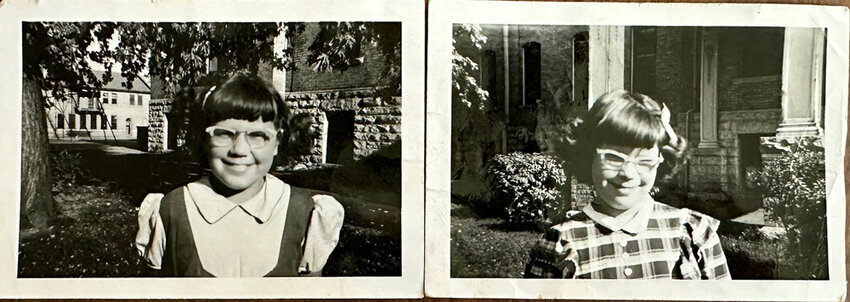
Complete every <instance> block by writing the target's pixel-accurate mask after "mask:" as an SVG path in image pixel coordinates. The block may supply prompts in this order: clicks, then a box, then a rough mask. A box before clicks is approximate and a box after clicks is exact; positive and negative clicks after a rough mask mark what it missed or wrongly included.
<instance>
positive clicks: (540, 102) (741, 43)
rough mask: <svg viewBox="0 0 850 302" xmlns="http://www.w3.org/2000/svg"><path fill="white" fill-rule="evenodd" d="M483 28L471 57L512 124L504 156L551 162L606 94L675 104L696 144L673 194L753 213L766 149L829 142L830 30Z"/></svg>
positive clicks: (684, 131)
mask: <svg viewBox="0 0 850 302" xmlns="http://www.w3.org/2000/svg"><path fill="white" fill-rule="evenodd" d="M481 28H482V34H483V35H484V36H486V37H487V42H486V43H485V44H484V47H483V49H482V50H481V51H480V56H479V57H474V58H473V60H475V61H476V62H477V63H478V64H479V66H480V75H478V77H477V80H478V81H479V82H480V83H481V86H482V87H483V88H484V89H485V90H487V91H488V93H489V96H490V103H491V104H498V105H499V106H491V107H490V108H488V110H489V112H490V113H491V115H490V116H491V117H492V116H496V117H497V118H500V119H502V120H503V121H504V123H505V124H506V127H505V129H503V130H502V131H503V135H502V137H503V139H502V141H501V142H500V146H499V148H497V149H498V150H497V152H496V153H508V152H512V151H527V152H536V151H551V146H549V145H550V144H551V143H550V142H551V141H552V140H553V139H557V138H558V137H559V135H561V134H562V133H563V132H560V131H561V130H562V129H563V128H564V126H565V123H568V122H569V117H570V116H576V115H578V114H580V113H581V112H583V111H585V110H587V109H588V108H589V107H590V106H592V102H593V101H594V100H595V99H596V98H598V97H599V96H601V95H602V94H604V93H606V92H608V91H611V90H614V89H626V90H629V91H634V92H640V93H644V94H647V95H649V96H651V97H652V98H653V99H655V100H658V101H662V102H664V103H665V104H667V105H668V106H669V107H670V108H671V111H672V112H673V113H674V118H673V121H672V122H671V124H673V127H674V128H675V129H676V131H677V133H679V134H680V135H681V136H683V137H684V138H686V139H688V141H689V142H690V144H689V146H690V149H691V150H692V154H691V158H690V161H689V164H688V166H687V167H686V169H685V170H684V171H682V172H680V173H679V178H678V179H676V185H678V186H681V188H682V189H684V190H686V191H689V192H692V193H691V194H703V193H700V192H724V194H727V195H728V196H730V197H731V198H732V199H733V200H734V202H735V203H747V204H736V206H738V207H740V208H752V207H757V206H760V204H761V201H760V200H759V199H758V198H757V197H756V196H753V194H754V192H752V189H751V188H749V187H748V186H747V185H746V175H747V171H750V170H753V169H756V168H758V167H760V166H761V165H762V162H763V158H766V157H769V156H770V154H769V153H770V152H769V148H765V146H768V145H770V143H771V142H775V141H781V140H784V139H789V138H791V139H793V138H795V137H802V136H815V137H820V136H822V134H823V119H824V118H823V114H824V111H823V107H824V106H823V104H824V97H823V90H824V87H823V83H824V82H823V80H824V76H825V75H824V64H825V62H824V61H825V53H824V44H825V36H824V30H823V29H817V28H814V29H812V28H755V27H749V28H743V27H741V28H723V27H715V28H704V27H623V26H527V25H519V26H517V25H482V26H481ZM468 51H469V50H467V52H468ZM506 70H507V71H508V72H505V71H506ZM493 113H495V114H493ZM481 153H482V155H481V156H485V157H486V156H487V152H486V151H484V152H481ZM485 161H486V160H485ZM482 162H484V161H482ZM573 191H575V192H574V194H580V192H579V191H582V192H585V193H587V192H588V191H587V190H586V188H581V187H575V186H574V187H573ZM585 199H587V198H585Z"/></svg>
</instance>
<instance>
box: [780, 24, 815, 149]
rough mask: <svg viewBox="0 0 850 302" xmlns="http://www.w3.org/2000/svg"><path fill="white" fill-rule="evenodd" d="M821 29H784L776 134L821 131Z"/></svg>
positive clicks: (802, 133) (784, 134) (798, 134)
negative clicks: (780, 118)
mask: <svg viewBox="0 0 850 302" xmlns="http://www.w3.org/2000/svg"><path fill="white" fill-rule="evenodd" d="M823 59H824V31H823V29H821V28H786V29H785V47H784V49H783V54H782V122H781V123H780V124H779V128H778V129H776V135H777V136H810V135H821V134H823V124H822V121H821V101H822V97H823V91H822V87H823V82H822V81H823V63H824V62H823Z"/></svg>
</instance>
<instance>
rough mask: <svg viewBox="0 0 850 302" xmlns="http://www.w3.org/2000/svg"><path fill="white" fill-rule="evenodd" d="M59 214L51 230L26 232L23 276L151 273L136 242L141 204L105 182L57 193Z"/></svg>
mask: <svg viewBox="0 0 850 302" xmlns="http://www.w3.org/2000/svg"><path fill="white" fill-rule="evenodd" d="M54 198H55V199H56V204H57V206H58V210H59V213H60V214H59V216H58V217H57V219H56V220H55V221H54V222H53V225H52V227H51V228H50V230H48V231H45V232H41V233H31V232H23V233H22V236H21V241H20V250H19V257H18V276H19V277H83V276H85V277H132V276H146V275H151V274H152V273H153V270H150V269H148V268H147V266H145V264H144V263H143V261H142V260H141V258H139V257H138V256H136V253H135V251H134V249H133V248H132V246H131V243H132V242H133V239H134V238H135V237H134V236H135V234H136V229H137V228H138V226H137V223H136V209H135V208H134V207H132V206H130V202H129V200H128V199H127V197H126V195H124V194H121V193H116V192H111V191H110V190H108V189H107V187H106V186H104V185H99V186H90V185H85V186H76V187H74V188H73V189H68V190H66V191H65V192H61V193H56V194H55V195H54Z"/></svg>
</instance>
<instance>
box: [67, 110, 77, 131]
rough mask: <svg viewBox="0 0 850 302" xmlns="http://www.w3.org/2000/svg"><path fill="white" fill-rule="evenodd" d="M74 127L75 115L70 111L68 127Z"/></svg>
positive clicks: (75, 125) (75, 122)
mask: <svg viewBox="0 0 850 302" xmlns="http://www.w3.org/2000/svg"><path fill="white" fill-rule="evenodd" d="M74 128H77V115H76V114H73V113H71V114H69V115H68V129H74Z"/></svg>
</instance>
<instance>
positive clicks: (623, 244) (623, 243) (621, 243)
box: [620, 241, 629, 247]
mask: <svg viewBox="0 0 850 302" xmlns="http://www.w3.org/2000/svg"><path fill="white" fill-rule="evenodd" d="M627 245H629V242H628V241H620V246H622V247H626V246H627Z"/></svg>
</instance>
